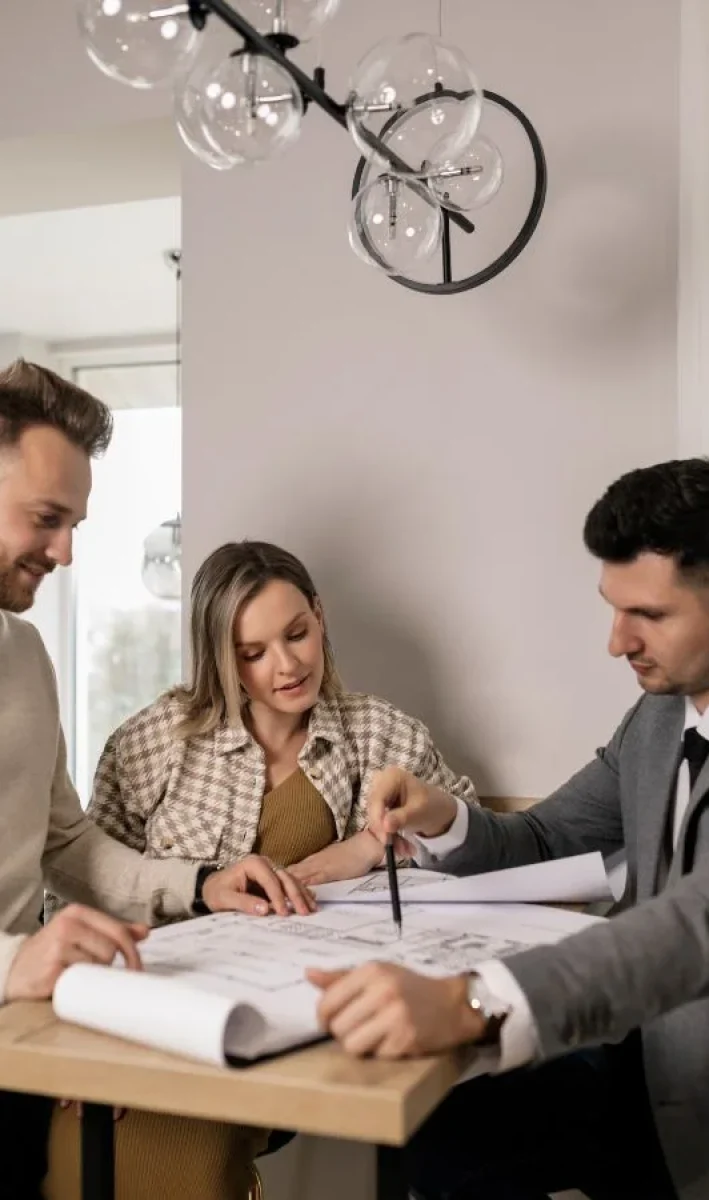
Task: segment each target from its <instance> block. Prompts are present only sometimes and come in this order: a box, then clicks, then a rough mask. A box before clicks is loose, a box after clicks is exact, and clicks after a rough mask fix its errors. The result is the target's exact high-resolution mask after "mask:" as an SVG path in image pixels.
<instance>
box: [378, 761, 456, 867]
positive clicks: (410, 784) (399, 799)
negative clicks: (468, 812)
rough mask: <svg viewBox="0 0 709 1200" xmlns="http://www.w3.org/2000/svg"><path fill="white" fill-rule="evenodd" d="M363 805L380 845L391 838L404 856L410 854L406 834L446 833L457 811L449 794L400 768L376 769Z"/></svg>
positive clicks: (428, 835) (434, 835)
mask: <svg viewBox="0 0 709 1200" xmlns="http://www.w3.org/2000/svg"><path fill="white" fill-rule="evenodd" d="M366 804H367V823H368V825H369V829H370V830H371V832H372V833H373V834H374V836H375V837H376V838H377V839H378V840H379V841H380V842H381V843H383V844H384V843H386V842H387V841H388V840H390V839H391V838H394V839H395V846H396V849H397V851H400V852H401V853H403V854H404V855H407V856H411V853H412V847H411V844H410V843H409V842H407V841H406V835H407V834H410V833H413V834H421V835H422V837H440V835H441V834H443V833H447V832H448V830H449V829H450V827H451V825H452V824H453V822H454V820H455V817H456V813H457V812H458V805H457V803H456V801H455V799H454V797H453V796H449V795H447V793H446V792H442V791H441V789H440V788H437V787H434V786H433V784H430V783H423V782H422V780H420V779H417V778H416V776H415V775H411V774H410V773H409V772H408V771H402V769H401V768H400V767H386V768H385V770H383V771H377V773H376V775H375V776H374V778H373V780H372V786H371V787H370V789H369V795H368V796H367V800H366Z"/></svg>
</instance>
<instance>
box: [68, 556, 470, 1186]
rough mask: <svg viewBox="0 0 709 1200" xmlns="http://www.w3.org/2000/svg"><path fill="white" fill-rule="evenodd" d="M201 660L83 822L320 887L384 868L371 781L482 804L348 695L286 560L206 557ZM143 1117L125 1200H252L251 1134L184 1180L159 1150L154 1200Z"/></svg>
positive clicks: (419, 732) (416, 738) (162, 705)
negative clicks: (238, 1159) (242, 1170)
mask: <svg viewBox="0 0 709 1200" xmlns="http://www.w3.org/2000/svg"><path fill="white" fill-rule="evenodd" d="M191 650H192V677H191V680H190V682H189V683H187V684H185V685H184V686H182V687H177V688H175V689H173V690H172V691H171V692H168V693H166V694H164V695H163V696H160V697H159V698H158V699H157V700H156V701H155V702H154V703H153V704H151V705H150V706H149V707H148V708H145V709H143V710H142V711H141V712H139V713H137V714H136V716H134V717H131V718H130V719H129V720H128V721H126V722H125V723H124V724H123V725H122V726H121V727H120V728H119V729H118V730H116V732H115V733H114V734H113V735H112V736H111V737H110V738H109V740H108V742H107V744H106V748H105V750H104V752H103V755H102V757H101V760H100V762H99V765H98V769H97V772H96V778H95V783H94V793H93V798H92V800H91V804H90V806H89V809H88V812H89V815H90V816H91V817H93V819H94V820H95V821H96V822H97V823H98V824H99V825H100V826H101V827H102V828H103V829H104V830H106V831H107V832H108V833H110V834H111V835H112V836H113V837H114V838H117V839H119V840H120V841H122V842H125V843H126V845H128V846H132V847H134V848H135V849H137V850H141V851H142V852H143V853H144V854H148V855H150V856H151V857H153V858H166V857H172V858H182V859H187V860H194V861H200V862H204V861H208V862H212V863H214V864H215V865H218V864H220V863H226V862H232V861H234V860H235V859H238V858H240V857H242V856H244V855H247V854H250V853H257V854H261V855H264V856H266V857H267V858H269V859H270V860H271V861H272V862H273V863H274V864H277V865H278V866H279V867H288V868H289V870H290V873H291V874H292V875H295V876H296V877H297V878H298V879H300V881H301V882H303V883H306V884H308V885H314V884H317V883H323V882H327V881H330V880H335V879H347V878H353V877H355V876H358V875H363V874H365V873H366V872H367V871H370V870H372V869H373V868H374V867H377V866H379V865H380V863H381V860H382V847H381V845H380V843H379V842H378V841H377V840H376V838H374V837H373V835H372V834H370V833H369V831H368V829H367V819H366V810H365V807H364V801H365V798H366V795H367V792H368V789H369V784H370V781H371V779H372V776H373V775H374V773H375V772H376V771H379V770H382V769H383V768H384V767H386V766H390V765H395V766H399V767H402V768H404V769H405V770H407V771H410V772H412V773H413V774H415V775H417V776H418V777H419V778H421V779H424V780H426V781H427V782H430V783H433V784H436V785H438V786H439V787H441V788H442V789H443V790H444V791H446V792H448V793H449V794H451V795H454V796H458V797H460V798H461V799H462V800H464V801H467V802H469V803H475V802H476V797H475V789H474V787H473V784H472V783H471V781H470V780H469V779H467V778H466V777H465V776H457V775H455V774H454V773H453V772H452V771H451V770H450V769H449V768H448V767H447V766H446V765H445V763H444V762H443V760H442V758H441V756H440V754H439V753H438V751H437V750H436V748H435V746H434V744H433V741H432V739H431V735H430V733H429V731H428V730H427V728H426V727H425V725H423V724H422V723H421V722H420V721H418V720H416V719H415V718H414V717H410V716H407V715H406V714H405V713H403V712H400V711H399V710H398V709H397V708H395V707H394V706H393V705H392V704H389V703H388V702H387V701H386V700H382V699H380V698H379V697H377V696H371V695H364V694H361V693H354V692H348V691H346V690H345V689H344V688H343V686H342V683H341V682H340V679H339V676H338V674H337V670H336V667H335V661H334V656H333V652H332V647H331V645H330V641H329V638H328V634H327V627H326V623H325V616H324V613H323V608H322V605H321V602H320V599H319V597H318V595H317V592H316V589H315V586H314V584H313V581H312V579H311V577H310V575H309V574H308V572H307V570H306V569H305V567H304V566H303V564H302V563H301V562H300V561H299V560H298V559H297V558H295V557H294V556H293V555H292V554H289V553H288V552H287V551H286V550H282V549H281V548H280V547H278V546H274V545H272V544H270V543H268V542H252V541H243V542H232V543H228V544H227V545H224V546H221V547H220V548H219V549H218V550H215V551H214V552H213V553H212V554H210V555H209V557H208V558H207V559H206V560H205V562H204V563H203V564H202V566H201V567H200V568H199V570H198V571H197V574H196V576H195V580H194V584H193V587H192V596H191ZM429 849H430V850H431V852H432V854H434V855H435V853H436V846H435V845H431V846H430V847H429ZM424 853H425V851H424ZM147 1116H148V1115H147V1114H140V1113H135V1114H129V1116H128V1118H126V1120H125V1121H124V1122H121V1124H120V1125H119V1134H118V1159H117V1167H118V1192H117V1200H147V1198H148V1196H155V1195H159V1196H160V1197H161V1200H176V1198H177V1197H178V1196H187V1195H190V1194H191V1193H190V1192H189V1190H186V1189H185V1180H184V1173H185V1171H188V1170H189V1173H190V1175H194V1173H195V1171H197V1172H198V1175H199V1176H200V1177H201V1182H200V1186H199V1189H198V1193H197V1192H195V1194H199V1195H200V1196H201V1197H204V1198H211V1200H217V1198H218V1200H222V1198H223V1200H227V1197H228V1200H242V1193H241V1192H239V1190H238V1189H236V1190H235V1184H234V1175H233V1170H234V1155H233V1147H234V1139H235V1137H236V1136H237V1134H238V1135H239V1136H240V1137H241V1138H242V1142H241V1153H242V1157H243V1155H244V1154H247V1155H248V1153H250V1152H253V1150H254V1149H257V1148H258V1147H256V1146H255V1143H249V1141H248V1138H246V1140H244V1138H245V1135H244V1131H243V1130H237V1131H231V1130H229V1127H216V1126H211V1133H210V1135H209V1137H208V1138H207V1137H206V1135H205V1138H204V1139H203V1150H202V1151H200V1153H199V1154H198V1155H197V1159H198V1160H199V1161H197V1162H196V1161H195V1154H196V1150H195V1147H194V1140H192V1142H191V1147H192V1148H191V1162H190V1164H189V1165H188V1164H186V1163H185V1162H184V1161H183V1159H184V1154H183V1153H182V1151H181V1149H180V1147H179V1144H175V1143H174V1142H173V1139H171V1138H166V1137H165V1135H164V1134H162V1135H161V1137H160V1139H159V1141H157V1142H156V1143H155V1144H154V1147H153V1151H154V1152H156V1153H157V1161H158V1162H159V1161H160V1160H162V1159H163V1158H165V1161H166V1169H168V1175H170V1178H171V1179H172V1180H173V1183H172V1185H170V1186H168V1182H167V1180H166V1179H165V1178H162V1177H161V1180H160V1186H159V1187H157V1185H156V1176H155V1170H156V1169H157V1167H156V1166H155V1165H153V1166H149V1165H148V1162H147V1160H144V1161H143V1165H142V1167H141V1169H140V1171H139V1170H138V1167H137V1158H138V1157H139V1147H138V1143H139V1142H140V1138H139V1136H138V1135H139V1132H140V1130H139V1126H140V1120H139V1118H143V1119H147ZM131 1120H132V1121H133V1123H134V1125H135V1126H136V1129H135V1136H134V1142H135V1145H134V1146H133V1148H132V1149H131V1147H130V1146H129V1145H128V1143H129V1141H130V1138H129V1136H128V1135H129V1132H130V1130H129V1123H130V1122H131ZM163 1120H165V1119H163ZM200 1124H204V1125H205V1126H206V1123H200V1122H192V1123H191V1125H192V1126H194V1125H200ZM215 1130H216V1131H218V1133H217V1136H216V1138H215ZM256 1136H257V1135H254V1137H256ZM53 1144H57V1139H56V1138H54V1139H53ZM207 1147H208V1149H207ZM143 1159H145V1156H143ZM207 1159H209V1162H207V1161H206V1160H207ZM153 1162H155V1159H154V1160H153ZM122 1164H123V1166H122ZM215 1164H216V1165H215ZM171 1165H172V1171H173V1173H172V1174H171V1173H170V1168H171ZM122 1180H125V1183H124V1184H123V1186H122V1183H121V1181H122ZM56 1196H57V1200H58V1196H59V1193H57V1194H56ZM49 1200H55V1197H54V1195H52V1196H49Z"/></svg>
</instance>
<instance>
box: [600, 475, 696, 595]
mask: <svg viewBox="0 0 709 1200" xmlns="http://www.w3.org/2000/svg"><path fill="white" fill-rule="evenodd" d="M583 539H584V542H585V543H586V548H587V549H588V550H590V552H591V554H593V555H595V556H596V558H600V559H602V560H603V561H604V562H610V563H627V562H632V561H633V559H635V558H637V556H638V555H639V554H643V553H652V554H665V555H667V556H668V557H671V558H674V560H675V562H676V564H677V567H678V568H679V570H680V571H685V572H687V573H689V574H693V573H695V572H696V573H698V574H699V573H700V574H702V575H704V574H706V575H707V577H709V459H706V458H683V459H673V460H672V461H671V462H665V463H658V464H657V465H656V466H654V467H641V468H640V469H639V470H637V471H629V472H628V474H627V475H621V477H620V479H617V480H616V482H615V483H612V484H611V486H610V487H609V488H608V490H607V491H606V492H605V493H604V495H603V496H601V499H600V500H598V501H597V502H596V503H595V504H594V506H593V508H592V509H591V511H590V513H589V514H588V516H587V518H586V523H585V525H584V531H583Z"/></svg>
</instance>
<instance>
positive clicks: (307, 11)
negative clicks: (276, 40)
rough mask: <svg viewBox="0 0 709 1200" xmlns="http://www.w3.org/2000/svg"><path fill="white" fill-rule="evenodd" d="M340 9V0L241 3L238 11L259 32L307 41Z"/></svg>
mask: <svg viewBox="0 0 709 1200" xmlns="http://www.w3.org/2000/svg"><path fill="white" fill-rule="evenodd" d="M339 7H340V0H240V3H239V12H240V13H241V15H242V17H245V18H246V20H247V21H249V23H250V24H251V25H253V27H254V29H257V30H258V32H259V33H289V34H290V35H291V37H294V38H297V40H298V41H299V42H307V41H308V39H309V38H311V37H314V36H315V35H316V34H317V33H318V32H319V31H320V30H321V29H322V27H323V25H325V23H326V22H327V21H329V20H330V18H331V17H334V15H335V13H336V12H337V10H338V8H339Z"/></svg>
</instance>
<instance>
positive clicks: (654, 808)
mask: <svg viewBox="0 0 709 1200" xmlns="http://www.w3.org/2000/svg"><path fill="white" fill-rule="evenodd" d="M684 711H685V710H684V700H683V699H682V698H680V697H676V698H675V697H673V698H672V699H669V698H668V699H667V700H665V701H664V702H663V703H660V704H658V706H657V711H656V713H655V716H654V720H653V721H652V723H651V724H650V726H649V728H648V745H647V753H646V754H645V755H643V756H642V758H641V759H640V761H639V763H638V767H639V772H638V775H639V778H638V899H639V900H644V899H647V898H648V897H649V896H652V895H654V894H655V892H656V890H657V883H658V876H663V877H664V875H665V872H666V868H667V866H668V865H669V864H667V863H666V862H665V857H664V856H665V841H664V839H665V832H666V829H667V821H668V818H669V813H670V803H671V801H672V799H673V796H674V789H675V785H676V781H677V771H678V769H679V764H680V757H681V753H682V730H683V728H684ZM699 782H700V781H699V780H697V785H698V784H699Z"/></svg>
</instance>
